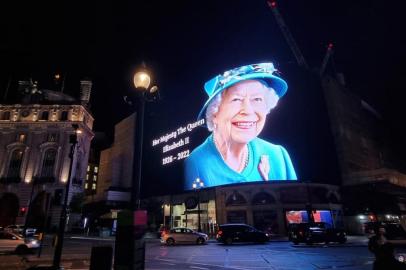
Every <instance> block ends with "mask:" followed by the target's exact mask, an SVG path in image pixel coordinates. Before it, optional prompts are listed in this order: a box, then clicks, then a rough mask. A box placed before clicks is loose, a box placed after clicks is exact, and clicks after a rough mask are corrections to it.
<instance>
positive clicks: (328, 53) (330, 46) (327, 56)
mask: <svg viewBox="0 0 406 270" xmlns="http://www.w3.org/2000/svg"><path fill="white" fill-rule="evenodd" d="M332 53H333V43H329V44H328V45H327V51H326V54H325V55H324V58H323V62H322V63H321V67H320V70H319V76H320V77H321V76H323V74H324V71H325V70H326V67H327V63H328V60H329V59H330V56H331V54H332Z"/></svg>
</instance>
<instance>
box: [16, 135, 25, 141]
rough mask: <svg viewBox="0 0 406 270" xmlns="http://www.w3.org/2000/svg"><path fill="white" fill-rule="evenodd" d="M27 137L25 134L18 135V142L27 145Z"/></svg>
mask: <svg viewBox="0 0 406 270" xmlns="http://www.w3.org/2000/svg"><path fill="white" fill-rule="evenodd" d="M26 137H27V136H26V135H25V134H18V135H17V142H20V143H25V139H26Z"/></svg>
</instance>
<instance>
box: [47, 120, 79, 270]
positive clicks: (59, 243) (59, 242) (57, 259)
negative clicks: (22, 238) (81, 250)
mask: <svg viewBox="0 0 406 270" xmlns="http://www.w3.org/2000/svg"><path fill="white" fill-rule="evenodd" d="M72 127H73V129H74V130H75V132H74V134H71V135H69V143H70V144H71V147H70V152H69V158H70V164H69V173H68V179H67V180H66V187H65V199H64V201H63V205H62V211H61V217H60V219H59V228H58V236H57V239H56V247H55V252H54V260H53V267H54V268H55V269H61V266H60V264H61V257H62V247H63V237H64V234H65V226H66V219H67V210H68V209H67V208H68V198H69V188H70V183H71V178H72V167H73V159H74V154H75V149H76V145H77V143H78V137H77V133H78V129H79V126H78V125H77V124H73V125H72Z"/></svg>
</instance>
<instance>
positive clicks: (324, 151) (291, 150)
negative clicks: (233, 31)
mask: <svg viewBox="0 0 406 270" xmlns="http://www.w3.org/2000/svg"><path fill="white" fill-rule="evenodd" d="M206 73H207V74H208V75H206V76H205V78H203V77H202V76H196V79H198V78H200V80H201V81H200V82H193V83H191V85H195V87H196V85H199V84H200V86H198V87H196V88H193V89H190V90H188V91H184V92H183V93H181V94H179V92H176V94H175V95H174V96H171V95H170V90H168V91H167V93H166V94H167V95H166V96H165V97H164V98H162V100H161V101H160V102H159V104H148V108H149V114H148V117H149V119H148V120H147V121H146V123H147V128H146V129H147V136H146V138H147V139H146V142H145V144H146V148H145V152H146V153H145V157H146V158H145V160H144V168H145V170H144V171H143V179H148V180H146V181H147V182H148V183H149V185H148V184H147V185H146V186H147V187H146V188H147V189H149V190H148V193H150V194H157V193H166V192H169V191H171V192H174V191H179V192H181V191H183V190H190V189H192V188H193V184H196V180H198V181H200V182H203V187H214V186H219V185H228V184H235V183H245V182H255V181H269V182H270V183H272V181H284V180H306V181H323V182H325V183H326V182H327V183H328V182H330V183H334V182H335V181H336V179H337V178H338V175H337V171H338V169H337V166H338V165H337V162H336V157H335V154H334V153H333V152H334V151H335V150H334V146H333V144H334V142H333V138H332V136H331V131H330V126H329V125H330V122H329V120H328V112H327V110H326V107H325V102H324V100H323V93H322V91H323V90H322V88H321V86H320V81H319V79H318V78H317V76H315V75H314V74H312V73H309V72H307V71H303V70H301V69H298V68H288V69H286V70H283V71H282V70H281V69H280V68H279V67H278V66H277V65H274V64H273V63H272V62H270V61H267V62H260V63H256V64H250V63H248V64H245V63H243V64H242V65H239V66H237V67H236V66H235V65H234V66H233V65H232V64H230V65H229V66H228V67H225V68H224V69H217V70H215V71H214V72H213V73H212V74H211V75H209V72H206ZM192 79H193V78H190V80H192ZM152 183H154V184H152ZM197 184H199V183H197Z"/></svg>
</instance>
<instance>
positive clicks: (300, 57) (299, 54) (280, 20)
mask: <svg viewBox="0 0 406 270" xmlns="http://www.w3.org/2000/svg"><path fill="white" fill-rule="evenodd" d="M267 3H268V6H269V8H270V9H271V11H272V13H273V15H274V16H275V19H276V22H277V23H278V26H279V28H280V29H281V31H282V33H283V35H284V37H285V39H286V42H287V43H288V45H289V47H290V49H291V50H292V53H293V55H294V56H295V58H296V61H297V63H298V64H299V66H301V67H304V68H306V69H308V68H309V66H308V65H307V63H306V60H305V58H304V57H303V54H302V52H301V51H300V49H299V47H298V46H297V44H296V41H295V39H294V38H293V36H292V34H291V33H290V31H289V28H288V26H287V25H286V23H285V20H284V19H283V17H282V15H281V14H280V12H279V10H278V7H277V6H276V1H275V0H268V1H267Z"/></svg>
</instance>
